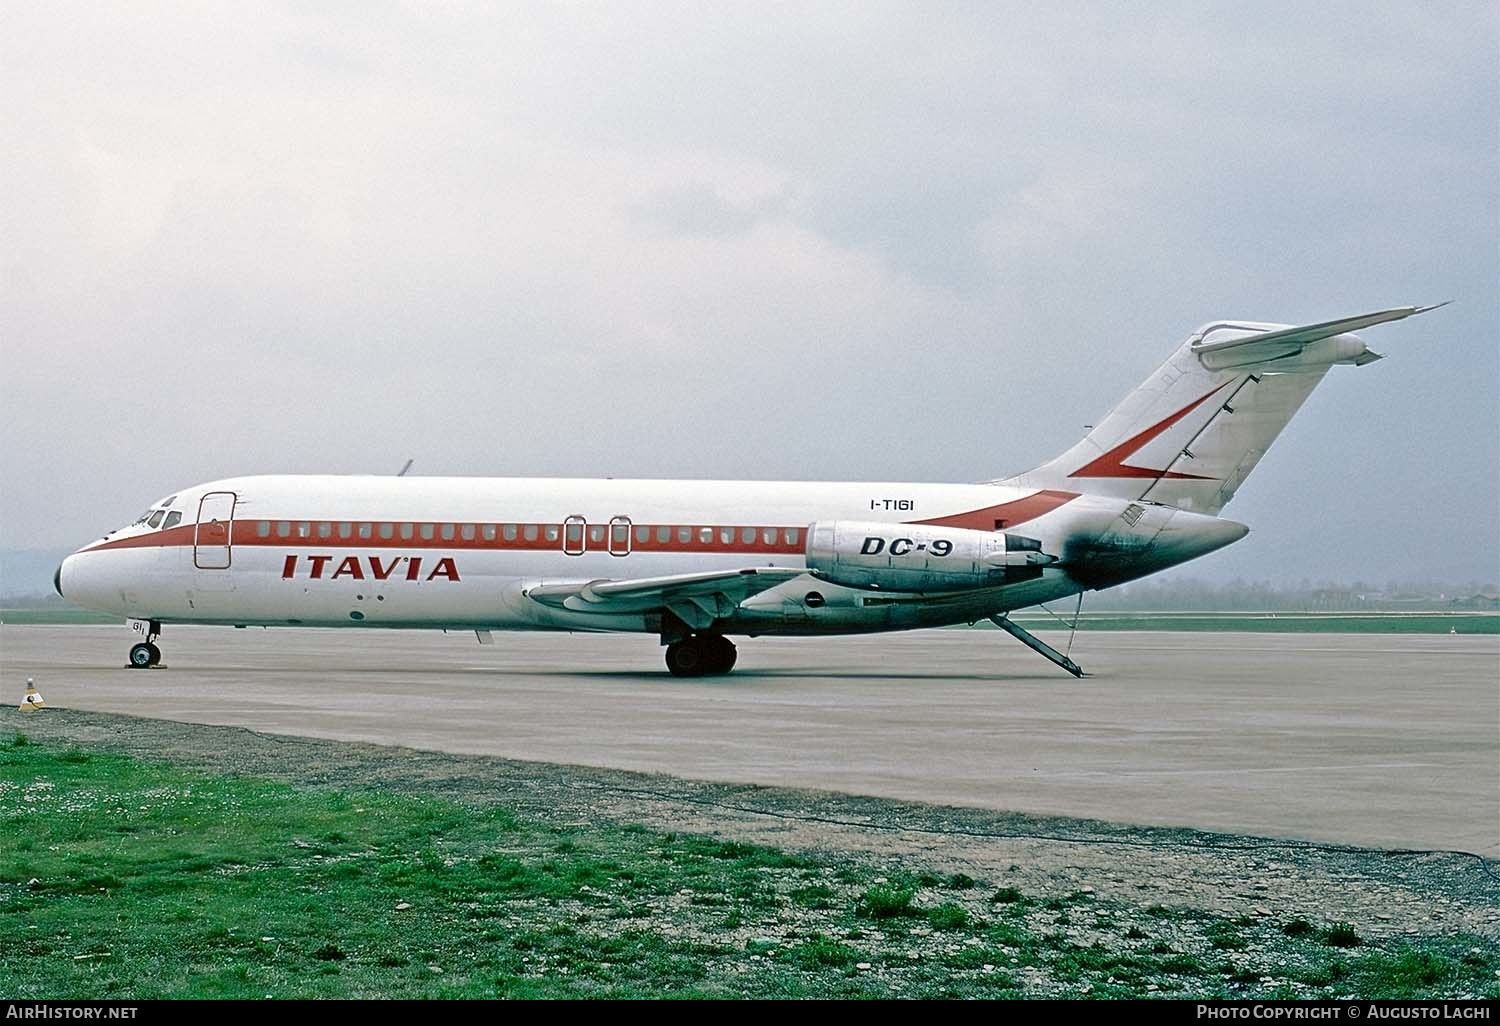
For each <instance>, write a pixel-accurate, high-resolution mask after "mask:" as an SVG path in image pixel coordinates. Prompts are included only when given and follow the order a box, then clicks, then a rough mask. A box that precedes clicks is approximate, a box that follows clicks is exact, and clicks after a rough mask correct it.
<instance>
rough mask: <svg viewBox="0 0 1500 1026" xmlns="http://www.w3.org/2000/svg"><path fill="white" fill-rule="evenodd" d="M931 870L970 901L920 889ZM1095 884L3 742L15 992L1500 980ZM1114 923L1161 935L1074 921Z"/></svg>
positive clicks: (1434, 990) (5, 966) (891, 991)
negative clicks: (921, 895)
mask: <svg viewBox="0 0 1500 1026" xmlns="http://www.w3.org/2000/svg"><path fill="white" fill-rule="evenodd" d="M924 879H930V880H933V881H935V882H934V883H933V884H931V885H929V886H930V887H931V888H934V889H938V890H940V892H941V893H942V894H943V898H944V900H942V901H941V902H940V903H936V904H933V905H931V906H930V907H924V906H923V905H920V904H918V902H917V900H916V898H917V893H918V885H919V884H920V883H921V882H922V881H923V880H924ZM1074 900H1075V899H1053V900H1051V901H1049V902H1047V903H1046V905H1047V906H1049V907H1043V906H1041V905H1038V904H1037V903H1034V902H1028V901H1027V900H1026V899H1025V898H1024V897H1023V896H1022V895H1021V893H1020V892H1019V891H1017V890H1015V889H1013V888H1000V889H998V890H997V889H995V888H994V884H993V883H990V882H986V881H982V880H972V879H970V878H968V877H954V876H945V875H939V874H932V873H923V872H920V871H918V869H917V868H916V867H910V868H909V867H903V866H899V865H897V866H892V865H891V864H890V862H889V860H882V861H880V862H879V863H878V864H877V863H876V862H875V860H873V859H869V860H862V859H860V858H858V857H850V856H842V855H841V856H827V857H809V856H804V855H798V854H794V853H788V852H783V851H779V850H777V849H774V848H769V847H765V846H760V845H752V844H744V843H741V842H737V841H728V840H724V839H720V838H714V837H699V836H694V835H688V834H681V833H660V832H656V831H653V830H650V829H647V828H643V827H639V826H624V825H614V824H610V823H608V822H596V823H592V824H587V825H579V824H577V823H569V824H566V825H562V824H557V823H552V822H547V821H545V820H544V819H541V818H531V817H527V816H522V815H519V814H517V813H516V812H515V811H513V810H511V809H508V808H506V807H504V806H503V805H495V804H479V805H462V804H458V803H455V802H451V801H447V800H443V799H440V798H437V797H412V796H402V795H396V794H391V793H386V792H373V791H362V792H344V791H337V790H332V789H328V788H322V787H312V786H291V785H286V784H278V783H271V782H267V781H263V780H257V779H253V778H245V777H232V776H215V775H209V774H203V773H194V772H188V771H184V770H181V769H178V768H175V767H172V766H169V765H163V764H158V763H150V762H142V761H136V760H132V759H129V758H125V757H122V756H118V755H113V754H110V753H107V752H101V751H95V750H88V749H80V748H64V747H61V746H53V745H49V744H45V743H36V742H33V741H29V740H28V739H27V738H26V737H25V736H24V735H19V734H17V735H13V736H12V737H10V738H9V740H3V741H0V935H3V936H4V937H5V938H6V942H5V944H4V945H0V993H4V994H6V995H7V996H10V997H13V998H16V999H20V1000H30V999H45V998H51V999H85V998H87V999H120V1000H125V999H152V998H182V997H187V998H219V997H224V998H263V997H265V996H267V995H271V996H273V997H309V998H335V997H337V998H346V997H347V998H361V997H390V998H443V997H448V998H488V997H517V998H555V997H603V998H634V997H664V996H671V997H739V996H748V997H783V998H846V997H919V998H920V997H937V998H965V997H987V996H1008V995H1018V994H1029V995H1054V996H1067V995H1075V994H1088V995H1090V996H1115V995H1120V996H1128V995H1133V994H1144V993H1147V987H1148V985H1155V986H1157V987H1158V988H1159V989H1158V991H1157V992H1159V993H1166V992H1170V993H1172V994H1174V995H1176V996H1183V995H1200V996H1249V995H1269V994H1271V993H1273V992H1274V988H1272V987H1270V986H1262V985H1261V984H1260V983H1259V982H1258V980H1259V979H1260V977H1261V976H1262V975H1279V976H1280V977H1281V978H1282V979H1283V980H1284V979H1286V978H1287V977H1288V976H1289V975H1291V976H1292V978H1293V979H1295V980H1297V981H1298V982H1300V983H1302V984H1303V985H1304V986H1305V987H1306V988H1308V995H1307V996H1312V995H1314V994H1326V995H1337V994H1346V993H1357V994H1362V995H1369V996H1381V997H1418V998H1430V997H1439V996H1444V995H1448V994H1456V993H1470V994H1475V995H1480V996H1494V995H1495V993H1496V990H1497V985H1496V977H1495V972H1496V970H1497V969H1500V952H1497V951H1496V948H1495V946H1494V945H1493V944H1490V943H1488V942H1485V941H1481V940H1479V939H1478V938H1444V939H1431V938H1428V939H1422V938H1415V939H1405V940H1403V941H1401V942H1400V943H1399V944H1398V943H1395V942H1391V943H1389V944H1387V943H1384V942H1382V941H1380V940H1379V939H1378V938H1377V939H1363V940H1361V942H1360V945H1359V948H1358V950H1348V949H1343V948H1339V947H1336V946H1334V945H1335V944H1336V943H1337V942H1336V941H1335V940H1333V939H1332V938H1334V937H1335V936H1341V934H1339V933H1338V931H1340V929H1341V927H1340V926H1339V925H1338V924H1334V925H1332V926H1330V927H1328V928H1327V929H1325V930H1319V929H1318V928H1316V927H1313V926H1312V925H1311V924H1308V928H1307V929H1306V930H1297V931H1292V930H1290V926H1291V923H1295V922H1297V920H1292V921H1291V923H1288V925H1287V926H1286V927H1278V926H1277V925H1275V924H1274V923H1270V922H1264V923H1262V922H1260V921H1251V920H1247V919H1231V918H1227V917H1222V916H1214V915H1212V914H1209V913H1206V912H1199V911H1194V910H1190V909H1187V910H1181V909H1171V910H1165V909H1164V910H1163V911H1164V912H1168V913H1170V915H1168V916H1164V917H1153V916H1151V915H1150V910H1149V909H1145V908H1142V907H1141V906H1139V905H1130V904H1128V903H1123V902H1117V901H1111V900H1106V899H1102V898H1099V897H1097V896H1090V898H1089V900H1088V901H1087V902H1084V903H1082V904H1079V905H1075V904H1073V902H1074ZM1054 904H1055V905H1056V906H1057V907H1056V908H1051V907H1050V906H1051V905H1054ZM1070 907H1071V909H1072V913H1073V918H1074V919H1075V920H1078V921H1079V925H1077V926H1073V925H1069V926H1066V927H1064V926H1063V925H1060V924H1061V921H1062V919H1063V918H1064V915H1065V914H1066V913H1067V912H1068V911H1069V909H1070ZM1095 912H1103V913H1104V914H1103V915H1102V916H1100V917H1099V918H1098V920H1096V918H1095V915H1094V913H1095ZM1059 913H1062V915H1060V914H1059ZM1163 918H1166V919H1170V920H1171V921H1170V922H1163V921H1162V919H1163ZM1137 919H1139V920H1140V921H1141V922H1143V923H1145V924H1148V925H1150V926H1151V928H1152V930H1153V932H1154V931H1157V930H1171V931H1172V938H1171V939H1172V943H1170V944H1168V943H1167V942H1166V940H1165V938H1163V939H1162V940H1159V941H1157V942H1156V943H1155V944H1153V945H1151V946H1150V948H1149V950H1147V945H1146V944H1144V943H1141V942H1140V941H1142V940H1145V936H1144V935H1145V931H1142V930H1139V929H1138V928H1134V927H1132V929H1131V930H1129V931H1124V924H1125V923H1127V922H1132V923H1133V922H1134V921H1135V920H1137ZM1098 921H1103V922H1108V923H1111V924H1120V925H1119V926H1116V927H1112V929H1114V930H1118V931H1124V932H1125V934H1126V936H1127V937H1136V938H1138V939H1137V940H1136V941H1134V942H1131V941H1125V940H1119V939H1116V940H1114V941H1113V942H1112V944H1111V945H1110V946H1106V945H1105V944H1103V943H1089V944H1087V945H1084V944H1080V943H1078V942H1076V940H1075V939H1073V937H1072V936H1070V935H1069V933H1067V932H1066V931H1072V930H1077V929H1080V928H1082V929H1084V930H1087V931H1089V932H1088V933H1087V934H1085V936H1087V937H1089V938H1094V937H1099V936H1100V931H1099V930H1098V929H1097V928H1095V927H1093V926H1090V925H1089V924H1092V923H1095V922H1098ZM1351 929H1352V928H1351ZM1108 934H1109V932H1108V931H1106V932H1105V939H1106V940H1108V939H1109V935H1108ZM1355 936H1356V937H1357V934H1356V935H1355ZM1224 951H1232V952H1233V953H1234V954H1233V958H1234V960H1235V964H1234V965H1232V966H1231V965H1228V964H1227V963H1226V962H1225V959H1224V955H1223V954H1222V952H1224ZM1273 963H1274V964H1286V965H1291V966H1295V967H1296V968H1295V971H1294V972H1293V971H1290V970H1289V971H1282V972H1279V973H1277V972H1273V971H1268V970H1269V969H1270V967H1271V966H1272V964H1273ZM39 967H41V969H40V970H39ZM1211 967H1212V968H1211ZM1023 968H1024V973H1023V972H1022V969H1023ZM1023 979H1024V980H1025V983H1024V984H1023V983H1021V982H1019V981H1021V980H1023Z"/></svg>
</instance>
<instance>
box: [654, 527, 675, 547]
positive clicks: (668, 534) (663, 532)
mask: <svg viewBox="0 0 1500 1026" xmlns="http://www.w3.org/2000/svg"><path fill="white" fill-rule="evenodd" d="M671 540H672V529H671V528H670V527H658V528H657V529H656V541H657V543H658V544H664V543H666V542H669V541H671Z"/></svg>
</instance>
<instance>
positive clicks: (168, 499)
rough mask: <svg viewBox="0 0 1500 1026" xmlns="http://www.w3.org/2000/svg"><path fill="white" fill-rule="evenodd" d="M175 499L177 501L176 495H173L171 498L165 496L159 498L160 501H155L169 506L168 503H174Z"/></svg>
mask: <svg viewBox="0 0 1500 1026" xmlns="http://www.w3.org/2000/svg"><path fill="white" fill-rule="evenodd" d="M176 501H177V496H175V495H174V496H172V497H171V498H167V499H163V500H161V502H159V503H157V505H158V506H170V505H172V503H174V502H176Z"/></svg>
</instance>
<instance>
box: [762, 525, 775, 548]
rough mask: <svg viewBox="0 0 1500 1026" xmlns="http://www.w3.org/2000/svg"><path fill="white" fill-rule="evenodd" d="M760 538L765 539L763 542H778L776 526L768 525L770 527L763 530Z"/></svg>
mask: <svg viewBox="0 0 1500 1026" xmlns="http://www.w3.org/2000/svg"><path fill="white" fill-rule="evenodd" d="M760 540H761V541H763V542H765V543H766V544H767V545H775V544H776V528H774V527H768V528H766V529H765V531H764V532H762V534H761V536H760Z"/></svg>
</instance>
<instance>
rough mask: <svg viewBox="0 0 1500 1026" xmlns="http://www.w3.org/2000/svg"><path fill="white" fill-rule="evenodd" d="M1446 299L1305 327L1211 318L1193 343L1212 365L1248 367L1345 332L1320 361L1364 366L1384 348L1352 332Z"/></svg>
mask: <svg viewBox="0 0 1500 1026" xmlns="http://www.w3.org/2000/svg"><path fill="white" fill-rule="evenodd" d="M1447 305H1448V304H1447V303H1437V304H1435V305H1433V306H1398V307H1395V308H1393V309H1390V310H1377V311H1376V312H1375V313H1367V314H1360V315H1359V316H1357V317H1344V318H1341V319H1339V320H1336V321H1323V322H1322V323H1320V324H1306V325H1302V326H1300V327H1287V328H1281V327H1271V326H1267V325H1256V324H1243V323H1236V322H1232V321H1231V322H1225V323H1219V324H1211V325H1208V326H1207V327H1205V328H1203V329H1202V330H1201V331H1199V332H1198V334H1197V335H1196V336H1195V337H1194V338H1193V339H1192V341H1191V343H1190V348H1191V350H1192V352H1193V353H1194V355H1196V356H1197V357H1198V358H1199V359H1200V360H1201V361H1202V362H1203V365H1204V366H1205V367H1208V368H1210V369H1218V368H1228V367H1243V366H1247V365H1249V364H1254V363H1268V362H1270V361H1272V360H1285V359H1286V358H1287V357H1294V356H1298V355H1299V354H1301V353H1302V352H1303V351H1304V350H1306V349H1307V347H1308V346H1311V345H1312V344H1313V343H1315V342H1322V341H1323V340H1325V339H1332V338H1337V337H1338V336H1341V335H1343V336H1347V338H1344V339H1341V340H1340V343H1342V344H1340V343H1333V345H1334V346H1335V347H1336V349H1335V351H1333V352H1329V353H1328V354H1326V357H1325V359H1323V360H1319V361H1318V362H1320V363H1324V362H1326V363H1352V364H1354V365H1356V366H1363V365H1364V364H1367V363H1372V362H1374V361H1375V360H1378V359H1380V354H1379V353H1373V352H1371V351H1370V350H1368V349H1366V348H1365V347H1364V343H1363V342H1361V341H1359V340H1358V339H1357V338H1355V337H1354V336H1353V335H1350V334H1349V333H1350V332H1353V331H1358V330H1360V329H1361V328H1368V327H1371V326H1373V325H1376V324H1385V323H1386V322H1388V321H1399V320H1402V319H1404V318H1407V317H1411V316H1414V315H1415V314H1419V313H1426V312H1427V311H1428V310H1436V309H1437V308H1438V307H1440V306H1447Z"/></svg>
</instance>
